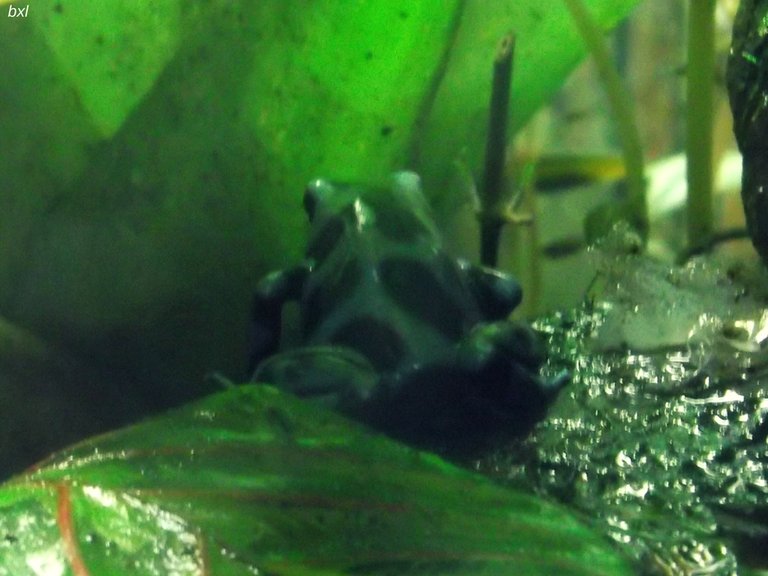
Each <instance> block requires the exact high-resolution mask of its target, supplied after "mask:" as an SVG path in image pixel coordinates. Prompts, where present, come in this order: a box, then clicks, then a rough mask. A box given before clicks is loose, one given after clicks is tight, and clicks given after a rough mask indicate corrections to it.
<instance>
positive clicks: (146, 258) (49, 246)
mask: <svg viewBox="0 0 768 576" xmlns="http://www.w3.org/2000/svg"><path fill="white" fill-rule="evenodd" d="M633 3H634V2H631V1H630V0H592V1H591V2H588V4H589V5H590V7H591V8H592V11H593V12H594V13H595V14H596V15H597V16H598V17H599V18H600V19H601V21H602V22H603V23H604V25H608V24H610V23H613V22H615V21H617V20H618V19H619V18H620V17H621V16H623V15H624V14H626V13H627V11H628V10H629V8H630V7H631V6H632V4H633ZM460 18H461V19H460ZM459 23H460V25H459ZM457 25H459V27H458V28H457ZM508 30H516V31H517V32H518V34H519V38H518V58H517V62H516V77H515V104H514V108H515V109H514V112H513V115H512V117H513V119H514V120H513V121H514V122H516V123H517V124H516V125H519V124H520V123H522V122H523V121H524V120H525V118H527V117H529V116H530V114H531V113H532V112H533V110H534V109H535V108H536V107H538V106H539V105H541V104H542V103H543V102H544V99H545V98H546V97H547V96H548V95H549V94H551V93H552V92H553V91H554V90H555V89H556V87H557V86H558V85H559V84H560V83H561V82H562V80H563V78H564V77H565V75H566V73H567V72H568V70H569V69H570V68H571V67H572V66H573V65H574V64H575V63H576V62H577V61H578V59H579V57H580V56H581V55H582V54H583V50H584V49H583V47H582V45H581V42H580V40H579V39H578V38H577V37H576V36H575V32H574V31H573V30H572V28H571V27H570V24H569V22H568V21H567V17H566V16H565V12H564V8H563V7H562V6H561V5H560V3H559V2H548V3H542V2H540V0H516V1H514V2H511V1H503V2H502V1H501V0H483V1H481V0H464V1H461V0H425V1H423V2H415V3H403V4H402V5H401V4H399V3H393V2H391V1H390V0H370V1H368V2H353V3H350V2H341V1H338V0H318V1H315V2H311V3H307V2H304V1H300V0H263V1H259V2H252V1H250V0H248V1H246V0H241V1H238V0H211V1H209V2H205V3H190V2H181V1H175V0H168V1H165V2H160V3H155V2H148V1H145V0H142V1H137V0H123V1H121V0H108V1H107V0H79V1H74V0H36V1H35V2H31V3H30V8H29V17H28V18H26V19H18V18H5V17H3V18H0V50H2V51H3V54H4V58H3V59H2V61H0V78H1V79H0V89H1V90H2V96H3V97H2V105H3V113H2V114H0V134H2V140H0V183H2V187H3V188H2V191H0V315H2V316H3V317H5V318H6V319H8V320H10V321H11V322H13V323H14V324H16V325H18V326H21V327H23V328H25V329H27V330H28V331H30V332H32V333H34V334H36V335H38V336H40V337H41V338H42V339H43V340H45V341H47V342H49V343H52V344H53V345H54V346H57V347H59V348H63V349H65V350H66V351H67V352H69V353H71V354H73V355H75V356H77V357H78V358H79V359H80V360H81V361H84V362H85V363H87V364H88V363H89V364H92V365H95V366H96V367H97V368H98V369H97V370H96V371H95V372H94V374H96V376H88V378H89V379H90V385H89V386H88V387H87V389H88V390H94V389H96V390H98V389H99V387H104V388H105V389H106V388H108V387H110V386H112V390H110V391H109V392H110V394H111V396H112V397H118V396H120V395H124V396H125V397H126V398H130V399H131V402H130V403H129V404H131V405H136V404H139V405H141V404H143V405H145V406H146V407H147V408H148V409H159V408H162V407H166V406H170V405H174V404H178V403H181V402H183V401H185V400H188V399H191V398H194V397H197V396H199V395H200V394H202V393H205V392H207V391H209V388H208V387H207V386H206V385H205V384H204V381H203V375H204V374H206V373H208V372H209V371H211V370H221V371H224V372H225V373H228V374H230V375H232V376H233V377H235V378H236V379H237V378H240V377H241V375H243V374H242V373H243V371H244V367H245V358H246V341H247V338H246V331H247V322H248V308H249V302H250V295H251V293H252V291H253V288H254V286H255V284H256V282H257V280H258V278H259V277H260V276H261V275H262V274H263V273H264V272H266V271H267V270H269V269H271V268H274V267H278V266H282V265H285V264H286V263H289V262H293V261H296V260H297V259H298V258H299V257H300V254H301V251H302V245H303V241H304V233H305V222H304V215H303V213H302V211H301V208H300V195H301V192H302V189H303V186H304V183H305V182H306V181H307V180H309V179H310V178H313V177H317V176H320V175H323V176H327V177H336V178H350V179H360V180H376V179H379V178H381V177H382V176H383V175H384V174H386V173H387V172H389V171H390V170H393V169H398V168H403V167H412V168H413V167H415V168H417V169H419V170H420V171H422V172H423V173H424V174H425V176H426V180H427V184H428V191H429V192H430V194H431V195H432V196H433V197H435V199H437V197H438V196H440V195H441V194H446V193H448V192H449V189H448V188H449V187H447V186H444V182H445V177H446V175H448V174H450V172H451V170H452V166H453V163H454V162H455V160H456V157H457V155H458V156H460V157H461V156H462V155H463V157H464V158H465V159H466V162H467V165H468V166H469V168H470V169H472V170H473V171H475V172H476V171H477V165H478V159H479V158H480V157H481V155H482V140H483V134H484V131H485V116H484V114H485V113H484V108H485V105H486V102H487V94H488V91H489V89H490V62H491V59H492V56H493V51H494V49H495V46H496V43H497V42H498V39H499V37H500V36H501V35H502V34H504V33H506V32H507V31H508ZM446 58H447V60H446ZM441 63H446V66H445V68H444V72H445V76H444V77H443V76H442V72H443V69H442V68H441ZM438 81H441V82H438ZM435 94H436V96H437V99H436V100H435V101H434V103H433V102H432V100H431V98H432V96H434V95H435ZM0 352H2V354H0V356H2V355H5V357H6V358H7V357H8V356H9V355H13V354H14V351H13V350H10V349H7V348H4V349H2V350H0ZM46 368H47V369H48V372H49V375H48V376H47V377H39V375H36V377H35V381H44V380H45V381H47V382H49V383H50V386H57V387H60V388H61V389H63V390H65V393H64V394H62V395H59V396H64V397H65V398H72V399H78V400H77V402H76V404H78V403H79V404H82V405H83V406H84V407H85V408H84V410H91V412H89V413H88V414H84V415H82V416H81V418H70V419H69V420H70V421H73V422H74V421H84V420H88V419H92V420H93V421H94V423H93V426H91V427H90V428H89V429H98V428H104V427H107V426H112V425H114V424H115V423H119V422H124V421H126V420H127V419H128V418H131V417H133V415H134V414H135V411H133V409H131V410H126V411H125V412H124V413H120V411H119V410H118V411H117V412H114V413H113V412H112V411H110V410H103V409H99V408H98V406H99V397H98V394H96V395H92V394H90V393H89V394H88V395H87V396H88V397H87V398H84V395H83V394H82V390H83V387H82V386H83V381H84V380H85V379H86V377H85V376H83V375H82V374H80V375H78V374H77V371H74V372H73V373H72V374H71V377H67V378H61V377H57V376H58V373H59V371H58V369H57V368H56V367H54V366H49V367H46V366H38V367H36V371H37V372H40V371H45V369H46ZM7 378H9V381H11V380H13V379H15V380H14V381H13V382H12V385H11V386H10V388H9V389H20V390H24V389H25V386H27V385H28V382H29V381H30V378H28V377H27V376H23V375H21V376H19V375H18V374H16V375H13V374H11V375H8V376H7ZM116 382H119V383H120V384H119V385H118V384H113V383H116ZM44 388H45V387H42V389H44ZM14 395H16V396H19V394H18V393H16V392H14ZM22 395H23V393H22ZM33 397H34V399H35V407H34V409H32V408H30V410H29V411H21V412H22V413H26V412H32V411H39V412H40V413H41V414H43V413H45V414H55V413H56V412H57V411H58V410H59V406H58V404H55V403H53V401H52V400H49V395H48V394H44V393H43V394H40V393H36V392H35V391H32V392H30V402H31V399H32V398H33ZM20 401H21V400H19V399H18V398H17V399H16V400H15V401H14V402H5V403H4V405H5V406H14V405H15V404H17V403H18V402H20ZM41 402H42V403H43V404H44V406H43V408H39V406H40V403H41ZM94 406H95V407H96V409H95V412H96V413H95V414H94V413H93V410H92V407H94ZM14 412H17V411H14ZM0 416H2V417H0V421H2V422H4V423H10V422H15V420H14V418H15V417H16V414H15V413H14V414H11V413H7V414H6V413H3V414H0ZM44 420H45V419H44ZM23 429H24V424H23V423H22V424H20V425H13V426H11V425H9V424H3V426H2V427H0V436H1V437H2V438H3V440H4V441H5V442H10V443H13V442H18V438H19V437H24V431H23ZM20 430H21V431H20ZM73 437H74V433H72V434H70V435H69V436H68V435H67V434H66V432H65V431H62V430H57V431H56V432H55V433H51V434H50V437H49V438H48V442H49V443H50V445H51V446H54V445H60V443H61V442H64V441H66V440H68V439H69V440H71V439H72V438H73ZM37 450H40V448H39V447H38V448H37ZM26 451H27V452H29V453H33V452H34V450H26ZM7 465H9V466H12V464H7Z"/></svg>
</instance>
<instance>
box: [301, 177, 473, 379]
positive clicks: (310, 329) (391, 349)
mask: <svg viewBox="0 0 768 576" xmlns="http://www.w3.org/2000/svg"><path fill="white" fill-rule="evenodd" d="M305 204H306V206H307V211H308V212H309V215H310V219H311V221H312V229H311V233H310V234H311V235H310V240H309V244H308V248H307V258H308V260H309V261H310V262H311V263H312V273H311V274H310V278H309V280H308V281H307V283H306V285H305V287H304V292H303V295H302V303H301V307H302V317H303V324H304V325H303V330H304V340H305V342H306V343H308V344H338V345H344V346H348V347H349V348H352V349H354V350H357V351H358V352H360V353H362V354H363V355H364V356H366V357H367V358H368V359H369V360H370V361H371V363H372V364H373V365H374V366H375V367H376V368H377V369H378V370H381V371H395V370H402V369H406V368H409V367H411V366H414V365H416V364H419V363H423V362H424V361H425V360H426V361H432V360H439V359H440V358H441V357H442V356H443V355H445V354H446V353H447V352H448V350H449V348H450V346H451V344H453V343H455V342H457V341H458V340H460V338H461V337H462V335H463V334H465V333H466V332H467V330H469V329H470V328H471V327H472V326H473V325H475V324H476V323H477V322H479V321H480V320H481V314H480V311H479V309H478V306H477V303H476V302H475V299H474V297H473V296H472V294H471V291H470V290H469V288H468V286H467V281H466V278H465V277H464V274H462V272H461V270H460V268H459V267H458V265H457V264H456V262H455V261H454V260H452V259H451V258H449V257H448V256H447V255H446V254H445V252H444V250H443V247H442V244H441V240H440V235H439V234H438V232H437V230H436V229H435V225H434V222H433V220H432V217H431V215H430V212H429V206H428V204H427V202H426V199H425V198H424V196H423V194H422V192H421V189H420V187H419V184H418V180H417V177H416V176H415V175H412V174H409V173H401V174H398V175H397V176H396V177H395V180H394V183H393V185H392V188H391V189H376V188H359V187H355V186H340V185H337V184H333V185H330V184H328V183H326V182H324V181H317V182H314V183H313V184H311V185H310V186H309V188H308V190H307V192H306V195H305Z"/></svg>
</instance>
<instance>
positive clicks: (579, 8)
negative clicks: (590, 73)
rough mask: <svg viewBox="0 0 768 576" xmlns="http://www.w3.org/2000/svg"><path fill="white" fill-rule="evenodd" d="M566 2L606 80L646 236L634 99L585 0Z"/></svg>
mask: <svg viewBox="0 0 768 576" xmlns="http://www.w3.org/2000/svg"><path fill="white" fill-rule="evenodd" d="M564 1H565V4H566V6H567V7H568V10H569V11H570V12H571V17H572V18H573V21H574V23H575V24H576V27H577V28H578V29H579V33H580V34H581V37H582V38H583V39H584V42H586V44H587V47H588V48H589V51H590V53H591V55H592V58H593V59H594V62H595V66H596V67H597V71H598V74H599V75H600V79H601V81H602V83H603V88H604V89H605V93H606V96H607V98H608V106H609V107H610V109H611V114H612V115H613V118H614V121H615V123H616V129H617V131H618V134H619V140H620V142H621V148H622V153H623V156H624V164H625V166H626V174H627V176H626V180H627V192H628V199H629V205H630V208H631V211H632V216H633V222H632V224H633V225H634V226H636V227H637V228H639V230H638V232H640V234H641V235H642V236H643V238H645V237H646V236H647V234H648V206H647V202H646V198H645V177H644V175H643V147H642V144H641V142H640V134H639V132H638V130H637V123H636V122H635V115H634V111H633V109H632V100H631V99H630V96H629V94H628V93H627V91H626V90H625V88H624V85H623V83H622V80H621V77H620V76H619V74H618V72H617V71H616V68H615V67H614V65H613V61H612V60H611V56H610V54H609V53H608V48H607V47H606V45H605V41H604V40H603V32H602V30H600V27H599V26H598V25H597V24H596V22H595V20H594V19H593V18H592V16H591V15H590V13H589V11H588V10H587V9H586V7H585V6H584V3H583V2H582V0H564ZM692 1H698V0H692Z"/></svg>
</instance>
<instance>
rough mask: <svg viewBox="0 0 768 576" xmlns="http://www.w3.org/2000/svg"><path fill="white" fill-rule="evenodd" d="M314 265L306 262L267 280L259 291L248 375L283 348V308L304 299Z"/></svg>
mask: <svg viewBox="0 0 768 576" xmlns="http://www.w3.org/2000/svg"><path fill="white" fill-rule="evenodd" d="M310 271H311V264H310V263H308V262H304V263H302V264H300V265H298V266H294V267H293V268H288V269H287V270H279V271H277V272H272V273H270V274H268V275H267V276H265V277H264V278H263V279H262V280H261V281H260V282H259V284H258V286H257V287H256V293H255V294H254V296H253V304H252V307H251V325H250V334H249V338H248V340H249V365H248V374H249V375H250V374H253V371H254V370H255V369H256V367H257V366H258V365H259V362H261V361H262V360H264V359H265V358H267V357H269V356H271V355H273V354H274V353H276V352H277V350H278V348H279V347H280V332H281V325H282V321H283V304H285V303H286V302H287V301H289V300H298V299H299V298H301V292H302V290H303V288H304V283H305V282H306V280H307V276H308V275H309V272H310Z"/></svg>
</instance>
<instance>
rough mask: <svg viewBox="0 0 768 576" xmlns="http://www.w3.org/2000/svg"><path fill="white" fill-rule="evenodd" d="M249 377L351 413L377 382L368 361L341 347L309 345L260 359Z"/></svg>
mask: <svg viewBox="0 0 768 576" xmlns="http://www.w3.org/2000/svg"><path fill="white" fill-rule="evenodd" d="M253 380H254V381H258V382H263V383H266V384H272V385H274V386H277V387H278V388H281V389H282V390H285V391H287V392H290V393H292V394H295V395H296V396H299V397H301V398H305V399H307V400H311V401H313V402H316V403H318V404H321V405H323V406H326V407H328V408H331V409H334V410H339V411H341V412H352V413H354V412H355V411H356V410H357V407H358V406H360V404H362V403H363V402H365V401H366V400H367V399H368V398H370V396H371V394H372V392H373V389H374V388H375V387H376V384H377V383H378V375H377V374H376V371H375V370H374V369H373V366H371V363H370V362H368V360H367V359H366V358H365V357H364V356H362V355H361V354H359V353H357V352H355V351H354V350H351V349H349V348H344V347H341V346H309V347H305V348H297V349H296V350H291V351H289V352H283V353H281V354H277V355H275V356H272V357H270V358H268V359H267V360H265V361H264V362H262V363H261V364H260V365H259V367H258V368H257V369H256V372H255V373H254V375H253Z"/></svg>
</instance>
